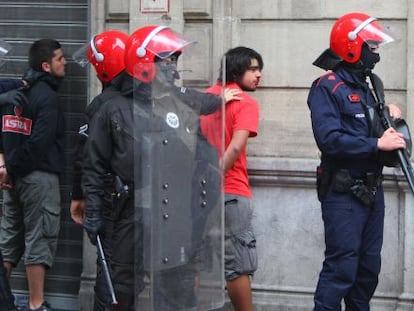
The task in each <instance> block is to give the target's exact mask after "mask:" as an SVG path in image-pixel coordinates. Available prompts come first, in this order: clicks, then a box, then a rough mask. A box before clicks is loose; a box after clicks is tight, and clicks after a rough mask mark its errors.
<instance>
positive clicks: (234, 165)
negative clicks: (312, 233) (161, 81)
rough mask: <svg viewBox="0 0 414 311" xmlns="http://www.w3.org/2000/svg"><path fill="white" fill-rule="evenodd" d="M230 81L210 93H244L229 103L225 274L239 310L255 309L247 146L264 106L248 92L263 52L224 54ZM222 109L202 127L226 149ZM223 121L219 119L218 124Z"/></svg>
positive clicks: (224, 159)
mask: <svg viewBox="0 0 414 311" xmlns="http://www.w3.org/2000/svg"><path fill="white" fill-rule="evenodd" d="M224 57H225V68H221V70H220V72H223V69H225V82H226V83H225V85H223V78H222V77H220V78H219V79H218V81H217V83H216V84H215V85H213V86H211V87H210V88H209V89H208V90H207V92H208V93H213V94H217V95H220V94H221V93H222V88H223V87H224V86H225V87H226V88H230V89H237V90H241V91H243V92H242V93H241V94H239V95H238V96H239V97H240V98H241V99H240V100H237V101H231V102H229V103H227V104H226V106H225V137H224V139H225V141H224V147H225V150H224V154H222V157H221V161H222V163H221V164H222V168H223V170H224V173H225V178H224V191H225V278H226V282H227V291H228V294H229V297H230V300H231V302H232V304H233V306H234V309H235V310H236V311H251V310H252V309H253V307H252V294H251V286H250V277H251V276H252V275H253V274H254V272H255V271H256V269H257V253H256V239H255V236H254V233H253V228H252V218H253V207H252V201H251V198H252V193H251V189H250V185H249V177H248V175H247V156H246V146H247V140H248V138H249V137H255V136H257V131H258V126H259V104H258V102H257V101H256V100H255V99H253V98H252V97H250V96H249V95H248V94H247V93H246V92H252V91H255V90H256V88H257V86H258V84H259V82H260V78H261V76H262V74H261V72H262V69H263V60H262V57H261V55H260V54H259V53H257V52H256V51H254V50H252V49H250V48H247V47H236V48H233V49H230V50H229V51H227V52H226V54H225V55H224ZM221 116H222V111H221V110H219V111H217V112H215V113H213V114H211V115H208V116H203V117H202V120H201V126H202V131H203V133H204V134H205V135H206V136H207V138H208V140H209V141H210V142H211V143H212V144H213V145H215V146H216V147H217V148H218V149H219V150H220V149H221V146H222V145H223V144H222V136H221V133H220V131H218V130H217V126H216V125H217V124H220V120H221ZM218 122H219V123H218Z"/></svg>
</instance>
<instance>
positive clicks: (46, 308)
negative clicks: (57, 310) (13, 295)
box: [25, 301, 53, 311]
mask: <svg viewBox="0 0 414 311" xmlns="http://www.w3.org/2000/svg"><path fill="white" fill-rule="evenodd" d="M25 311H53V310H52V308H51V306H50V304H48V303H47V302H46V301H43V303H42V305H41V306H40V307H39V308H36V309H30V307H29V305H27V306H26V310H25Z"/></svg>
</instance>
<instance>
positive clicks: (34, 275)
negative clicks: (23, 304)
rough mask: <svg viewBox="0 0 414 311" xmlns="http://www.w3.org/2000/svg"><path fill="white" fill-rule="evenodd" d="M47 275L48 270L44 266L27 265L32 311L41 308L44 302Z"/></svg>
mask: <svg viewBox="0 0 414 311" xmlns="http://www.w3.org/2000/svg"><path fill="white" fill-rule="evenodd" d="M45 274H46V269H45V266H44V265H42V264H36V265H26V275H27V284H28V286H29V307H30V309H36V308H39V307H40V306H41V305H42V303H43V301H44V284H45Z"/></svg>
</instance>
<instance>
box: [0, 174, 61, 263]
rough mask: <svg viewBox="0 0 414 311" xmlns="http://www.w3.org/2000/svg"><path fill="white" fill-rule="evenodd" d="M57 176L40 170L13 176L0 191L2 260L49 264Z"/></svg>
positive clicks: (55, 235) (53, 242) (53, 240)
mask: <svg viewBox="0 0 414 311" xmlns="http://www.w3.org/2000/svg"><path fill="white" fill-rule="evenodd" d="M60 210H61V205H60V192H59V177H58V176H57V175H56V174H51V173H47V172H42V171H34V172H32V173H30V174H29V175H27V176H25V177H21V178H17V179H16V181H15V185H14V187H13V189H11V190H4V191H3V217H2V219H1V225H0V230H1V231H0V249H1V252H2V253H3V257H4V260H5V261H8V262H11V263H12V264H14V265H16V264H17V263H18V262H19V260H20V258H22V259H23V261H24V264H25V265H28V264H43V265H45V266H46V267H49V268H50V267H51V266H52V263H53V259H54V256H55V253H56V247H57V240H58V234H59V229H60Z"/></svg>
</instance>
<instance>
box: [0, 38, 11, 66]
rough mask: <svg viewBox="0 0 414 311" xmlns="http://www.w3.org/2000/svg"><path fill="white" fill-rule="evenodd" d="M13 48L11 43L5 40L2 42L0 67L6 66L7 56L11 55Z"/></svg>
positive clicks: (0, 42) (0, 44) (0, 45)
mask: <svg viewBox="0 0 414 311" xmlns="http://www.w3.org/2000/svg"><path fill="white" fill-rule="evenodd" d="M11 49H12V47H11V45H10V44H9V43H7V42H6V41H4V40H0V67H1V66H2V65H3V64H4V62H5V60H6V58H5V56H6V55H7V54H8V53H10V51H11Z"/></svg>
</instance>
